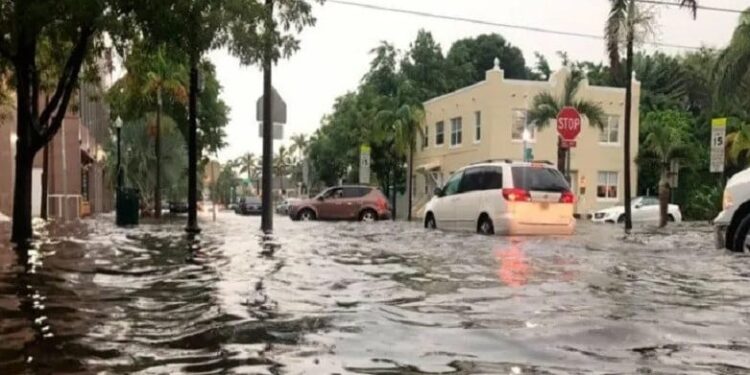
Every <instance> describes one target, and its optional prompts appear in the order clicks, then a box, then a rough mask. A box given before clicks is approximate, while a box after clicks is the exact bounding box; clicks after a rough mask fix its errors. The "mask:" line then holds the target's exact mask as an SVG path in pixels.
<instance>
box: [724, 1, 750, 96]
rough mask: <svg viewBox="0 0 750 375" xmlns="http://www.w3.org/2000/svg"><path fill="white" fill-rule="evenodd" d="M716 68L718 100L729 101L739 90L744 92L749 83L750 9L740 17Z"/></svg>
mask: <svg viewBox="0 0 750 375" xmlns="http://www.w3.org/2000/svg"><path fill="white" fill-rule="evenodd" d="M716 68H717V69H716V72H717V75H718V77H719V79H718V82H717V89H718V90H717V96H718V97H719V98H721V99H722V100H723V101H731V100H733V98H734V96H736V95H737V94H738V93H739V92H740V89H744V90H743V92H746V90H747V88H748V83H750V74H748V72H750V8H748V9H746V10H745V11H744V12H742V14H741V15H740V19H739V24H738V25H737V28H736V29H735V30H734V33H733V34H732V39H731V41H730V42H729V46H727V48H726V49H725V50H724V51H722V53H721V55H720V56H719V62H718V64H717V66H716Z"/></svg>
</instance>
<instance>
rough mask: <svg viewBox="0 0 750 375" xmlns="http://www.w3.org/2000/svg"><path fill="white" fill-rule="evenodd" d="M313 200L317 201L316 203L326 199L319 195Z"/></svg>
mask: <svg viewBox="0 0 750 375" xmlns="http://www.w3.org/2000/svg"><path fill="white" fill-rule="evenodd" d="M315 199H317V200H318V201H320V202H322V201H324V200H326V199H325V198H324V197H323V196H322V195H319V196H318V197H317V198H315Z"/></svg>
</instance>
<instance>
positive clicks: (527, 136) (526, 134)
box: [522, 128, 534, 161]
mask: <svg viewBox="0 0 750 375" xmlns="http://www.w3.org/2000/svg"><path fill="white" fill-rule="evenodd" d="M522 139H523V161H532V160H534V154H533V152H532V151H531V147H529V143H530V142H531V132H530V131H529V129H528V128H524V129H523V135H522Z"/></svg>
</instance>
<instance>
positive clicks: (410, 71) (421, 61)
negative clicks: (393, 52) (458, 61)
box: [401, 30, 448, 103]
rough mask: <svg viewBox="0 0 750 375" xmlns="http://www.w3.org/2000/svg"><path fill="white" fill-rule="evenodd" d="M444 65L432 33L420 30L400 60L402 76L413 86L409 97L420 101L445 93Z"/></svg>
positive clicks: (446, 84) (416, 101) (441, 53)
mask: <svg viewBox="0 0 750 375" xmlns="http://www.w3.org/2000/svg"><path fill="white" fill-rule="evenodd" d="M446 67H447V65H446V62H445V58H444V57H443V51H442V49H441V48H440V45H439V44H437V43H436V42H435V40H434V39H433V37H432V33H430V32H428V31H425V30H420V31H419V33H418V34H417V39H416V40H415V41H414V42H413V43H412V44H411V47H410V48H409V51H407V52H406V56H405V58H404V59H403V60H402V62H401V72H402V74H403V76H404V78H405V79H406V80H408V81H410V82H411V84H412V85H413V87H414V93H413V95H412V97H411V98H410V99H411V100H413V101H414V103H422V102H423V101H425V100H427V99H430V98H434V97H436V96H439V95H442V94H443V93H445V92H446V91H447V89H448V82H447V74H446Z"/></svg>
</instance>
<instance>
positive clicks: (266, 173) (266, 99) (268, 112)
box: [260, 0, 274, 233]
mask: <svg viewBox="0 0 750 375" xmlns="http://www.w3.org/2000/svg"><path fill="white" fill-rule="evenodd" d="M266 17H267V18H266V28H265V29H266V30H265V32H266V37H265V38H266V40H265V51H264V54H263V195H262V207H263V213H262V217H261V224H260V228H261V230H262V231H263V232H266V233H269V232H271V231H273V209H272V207H271V205H272V204H273V203H272V200H271V194H272V190H273V186H272V184H271V182H272V181H273V176H272V174H271V173H272V172H271V162H272V159H273V122H272V117H271V116H272V115H273V114H272V105H271V103H272V100H273V98H272V97H271V96H272V95H271V92H272V87H271V68H272V67H273V58H272V56H271V47H272V45H271V36H272V31H271V30H273V28H274V25H273V0H266Z"/></svg>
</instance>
